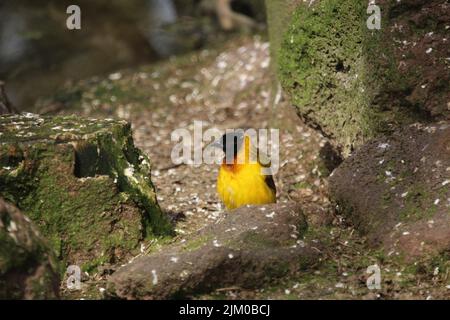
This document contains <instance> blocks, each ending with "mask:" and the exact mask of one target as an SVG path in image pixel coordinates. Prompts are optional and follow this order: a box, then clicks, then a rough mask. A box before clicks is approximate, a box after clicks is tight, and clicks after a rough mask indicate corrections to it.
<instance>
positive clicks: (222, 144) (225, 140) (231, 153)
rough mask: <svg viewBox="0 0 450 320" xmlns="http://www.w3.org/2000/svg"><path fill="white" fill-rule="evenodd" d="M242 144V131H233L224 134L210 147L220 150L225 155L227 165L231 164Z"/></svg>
mask: <svg viewBox="0 0 450 320" xmlns="http://www.w3.org/2000/svg"><path fill="white" fill-rule="evenodd" d="M243 142H244V131H243V130H235V131H233V132H229V133H226V134H224V135H223V136H222V137H221V138H220V139H218V140H217V141H215V142H214V143H213V144H212V146H214V147H217V148H221V149H222V151H223V152H224V153H225V157H226V161H227V163H233V159H234V158H235V157H236V155H237V153H238V152H239V150H240V149H241V147H242V144H243Z"/></svg>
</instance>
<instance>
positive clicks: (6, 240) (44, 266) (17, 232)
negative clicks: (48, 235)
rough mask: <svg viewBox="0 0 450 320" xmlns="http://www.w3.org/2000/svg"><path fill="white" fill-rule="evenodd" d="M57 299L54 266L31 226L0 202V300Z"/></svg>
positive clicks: (43, 244) (56, 267)
mask: <svg viewBox="0 0 450 320" xmlns="http://www.w3.org/2000/svg"><path fill="white" fill-rule="evenodd" d="M58 296H59V274H58V263H57V260H56V258H55V256H54V255H53V251H52V250H51V249H50V247H49V246H48V244H47V243H46V242H45V241H44V240H43V238H42V237H41V236H40V235H39V232H38V231H37V229H36V228H35V227H34V226H33V223H32V222H31V221H30V220H29V219H28V218H27V217H26V216H25V215H23V214H22V213H21V212H20V211H19V209H17V208H16V207H14V206H13V205H11V204H10V203H7V202H5V201H4V200H3V199H1V198H0V299H54V298H58Z"/></svg>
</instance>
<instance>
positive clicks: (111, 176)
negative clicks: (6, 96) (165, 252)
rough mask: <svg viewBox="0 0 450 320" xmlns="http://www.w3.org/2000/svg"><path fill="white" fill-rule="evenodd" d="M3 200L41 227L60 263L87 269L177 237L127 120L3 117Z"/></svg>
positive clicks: (0, 133)
mask: <svg viewBox="0 0 450 320" xmlns="http://www.w3.org/2000/svg"><path fill="white" fill-rule="evenodd" d="M0 195H1V196H3V197H4V198H5V199H8V200H9V201H11V202H13V203H15V204H16V205H17V206H18V207H19V208H20V209H21V210H23V211H24V212H25V213H26V214H27V216H29V217H30V218H31V219H32V220H33V221H35V222H36V224H37V225H38V226H39V228H40V230H41V232H42V234H43V235H44V236H46V237H47V238H48V239H49V241H50V242H51V244H52V246H53V248H54V249H55V251H56V252H57V255H58V256H59V257H60V258H61V259H63V260H64V261H66V262H67V263H70V264H77V265H81V266H84V267H85V268H92V267H95V266H97V265H98V264H100V263H102V262H113V261H114V260H120V259H122V258H124V257H126V256H128V255H130V254H131V253H132V252H133V251H134V250H136V248H137V246H138V245H139V242H140V241H141V240H142V239H143V238H144V237H158V236H164V235H168V234H170V233H171V225H170V223H169V222H168V219H167V218H166V216H165V215H164V214H163V213H162V212H161V210H160V208H159V206H158V204H157V201H156V195H155V190H154V187H153V185H152V182H151V180H150V160H149V159H148V158H147V157H146V156H145V155H144V154H143V153H142V152H141V151H140V150H139V149H137V148H136V147H135V146H134V144H133V139H132V135H131V128H130V125H129V124H128V123H127V122H125V121H115V120H111V119H105V120H97V119H83V118H80V117H75V116H67V117H53V118H52V117H40V116H37V115H34V114H22V115H10V116H2V117H1V118H0Z"/></svg>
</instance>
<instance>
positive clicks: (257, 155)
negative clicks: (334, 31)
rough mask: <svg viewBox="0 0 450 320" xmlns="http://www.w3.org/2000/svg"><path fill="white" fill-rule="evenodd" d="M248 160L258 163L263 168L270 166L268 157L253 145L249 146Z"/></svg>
mask: <svg viewBox="0 0 450 320" xmlns="http://www.w3.org/2000/svg"><path fill="white" fill-rule="evenodd" d="M250 159H251V160H256V161H258V163H259V164H260V165H262V166H263V167H265V168H269V167H270V166H271V162H270V158H269V156H268V155H267V154H265V153H264V152H262V151H261V150H259V149H258V147H256V146H253V145H251V146H250Z"/></svg>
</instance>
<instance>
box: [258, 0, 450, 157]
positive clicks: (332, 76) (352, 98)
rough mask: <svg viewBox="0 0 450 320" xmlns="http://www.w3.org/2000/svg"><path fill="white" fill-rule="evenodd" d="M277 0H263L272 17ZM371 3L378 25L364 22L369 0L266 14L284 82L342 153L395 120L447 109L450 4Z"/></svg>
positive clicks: (433, 115) (337, 0) (435, 0)
mask: <svg viewBox="0 0 450 320" xmlns="http://www.w3.org/2000/svg"><path fill="white" fill-rule="evenodd" d="M277 2H278V1H277V0H267V3H268V4H269V5H268V8H269V18H270V17H271V10H270V8H271V7H270V5H271V6H272V7H274V9H272V11H273V10H275V11H276V10H279V9H276V7H277V6H276V5H275V4H276V3H277ZM273 3H275V4H273ZM376 4H377V5H378V6H379V7H380V8H381V12H382V13H381V18H382V21H381V29H380V30H369V28H368V27H367V23H366V22H367V20H368V18H369V16H370V15H369V14H367V8H368V2H367V1H359V0H318V1H303V2H298V5H297V8H296V10H292V11H291V15H290V16H289V18H286V19H285V18H283V17H284V16H283V15H276V17H278V18H277V19H275V18H274V19H269V30H271V31H270V34H271V42H272V44H274V45H275V47H274V49H273V50H276V48H277V47H278V45H277V43H280V42H281V48H280V50H279V52H278V51H277V55H276V61H277V62H278V71H279V72H278V75H279V78H280V81H281V84H282V86H283V88H284V89H285V91H286V92H287V93H288V95H289V96H290V97H291V100H292V103H293V104H294V105H295V107H296V109H297V112H298V114H299V116H300V117H301V118H302V119H303V120H304V121H305V122H306V123H308V124H309V125H310V126H312V127H314V128H316V129H318V130H320V131H321V132H322V133H323V134H324V135H326V136H327V137H329V138H330V139H331V141H333V144H334V146H335V148H336V149H338V150H339V151H340V152H341V153H342V155H343V156H344V157H346V156H348V155H349V154H350V153H351V152H352V150H354V149H356V148H357V147H359V146H361V145H362V144H364V142H366V141H368V140H369V139H371V138H373V137H376V136H378V135H380V134H384V133H388V132H392V131H393V130H395V128H399V127H401V126H403V125H408V124H412V123H415V122H417V121H422V122H424V123H425V122H426V123H431V122H434V121H440V120H445V119H449V117H450V68H449V60H448V58H449V57H450V45H449V41H450V40H449V39H450V29H448V26H449V25H450V4H449V3H448V2H446V1H441V0H432V1H430V0H406V1H388V0H380V1H377V2H376ZM272 16H273V14H272ZM280 17H281V18H280ZM280 19H282V20H281V21H280ZM282 21H284V22H285V23H286V21H287V22H288V23H289V26H288V27H287V28H286V27H285V25H284V24H283V23H282ZM289 21H290V22H289ZM285 29H287V31H286V32H284V30H285ZM274 37H275V38H276V40H274V39H273V38H274ZM280 38H282V39H280Z"/></svg>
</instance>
